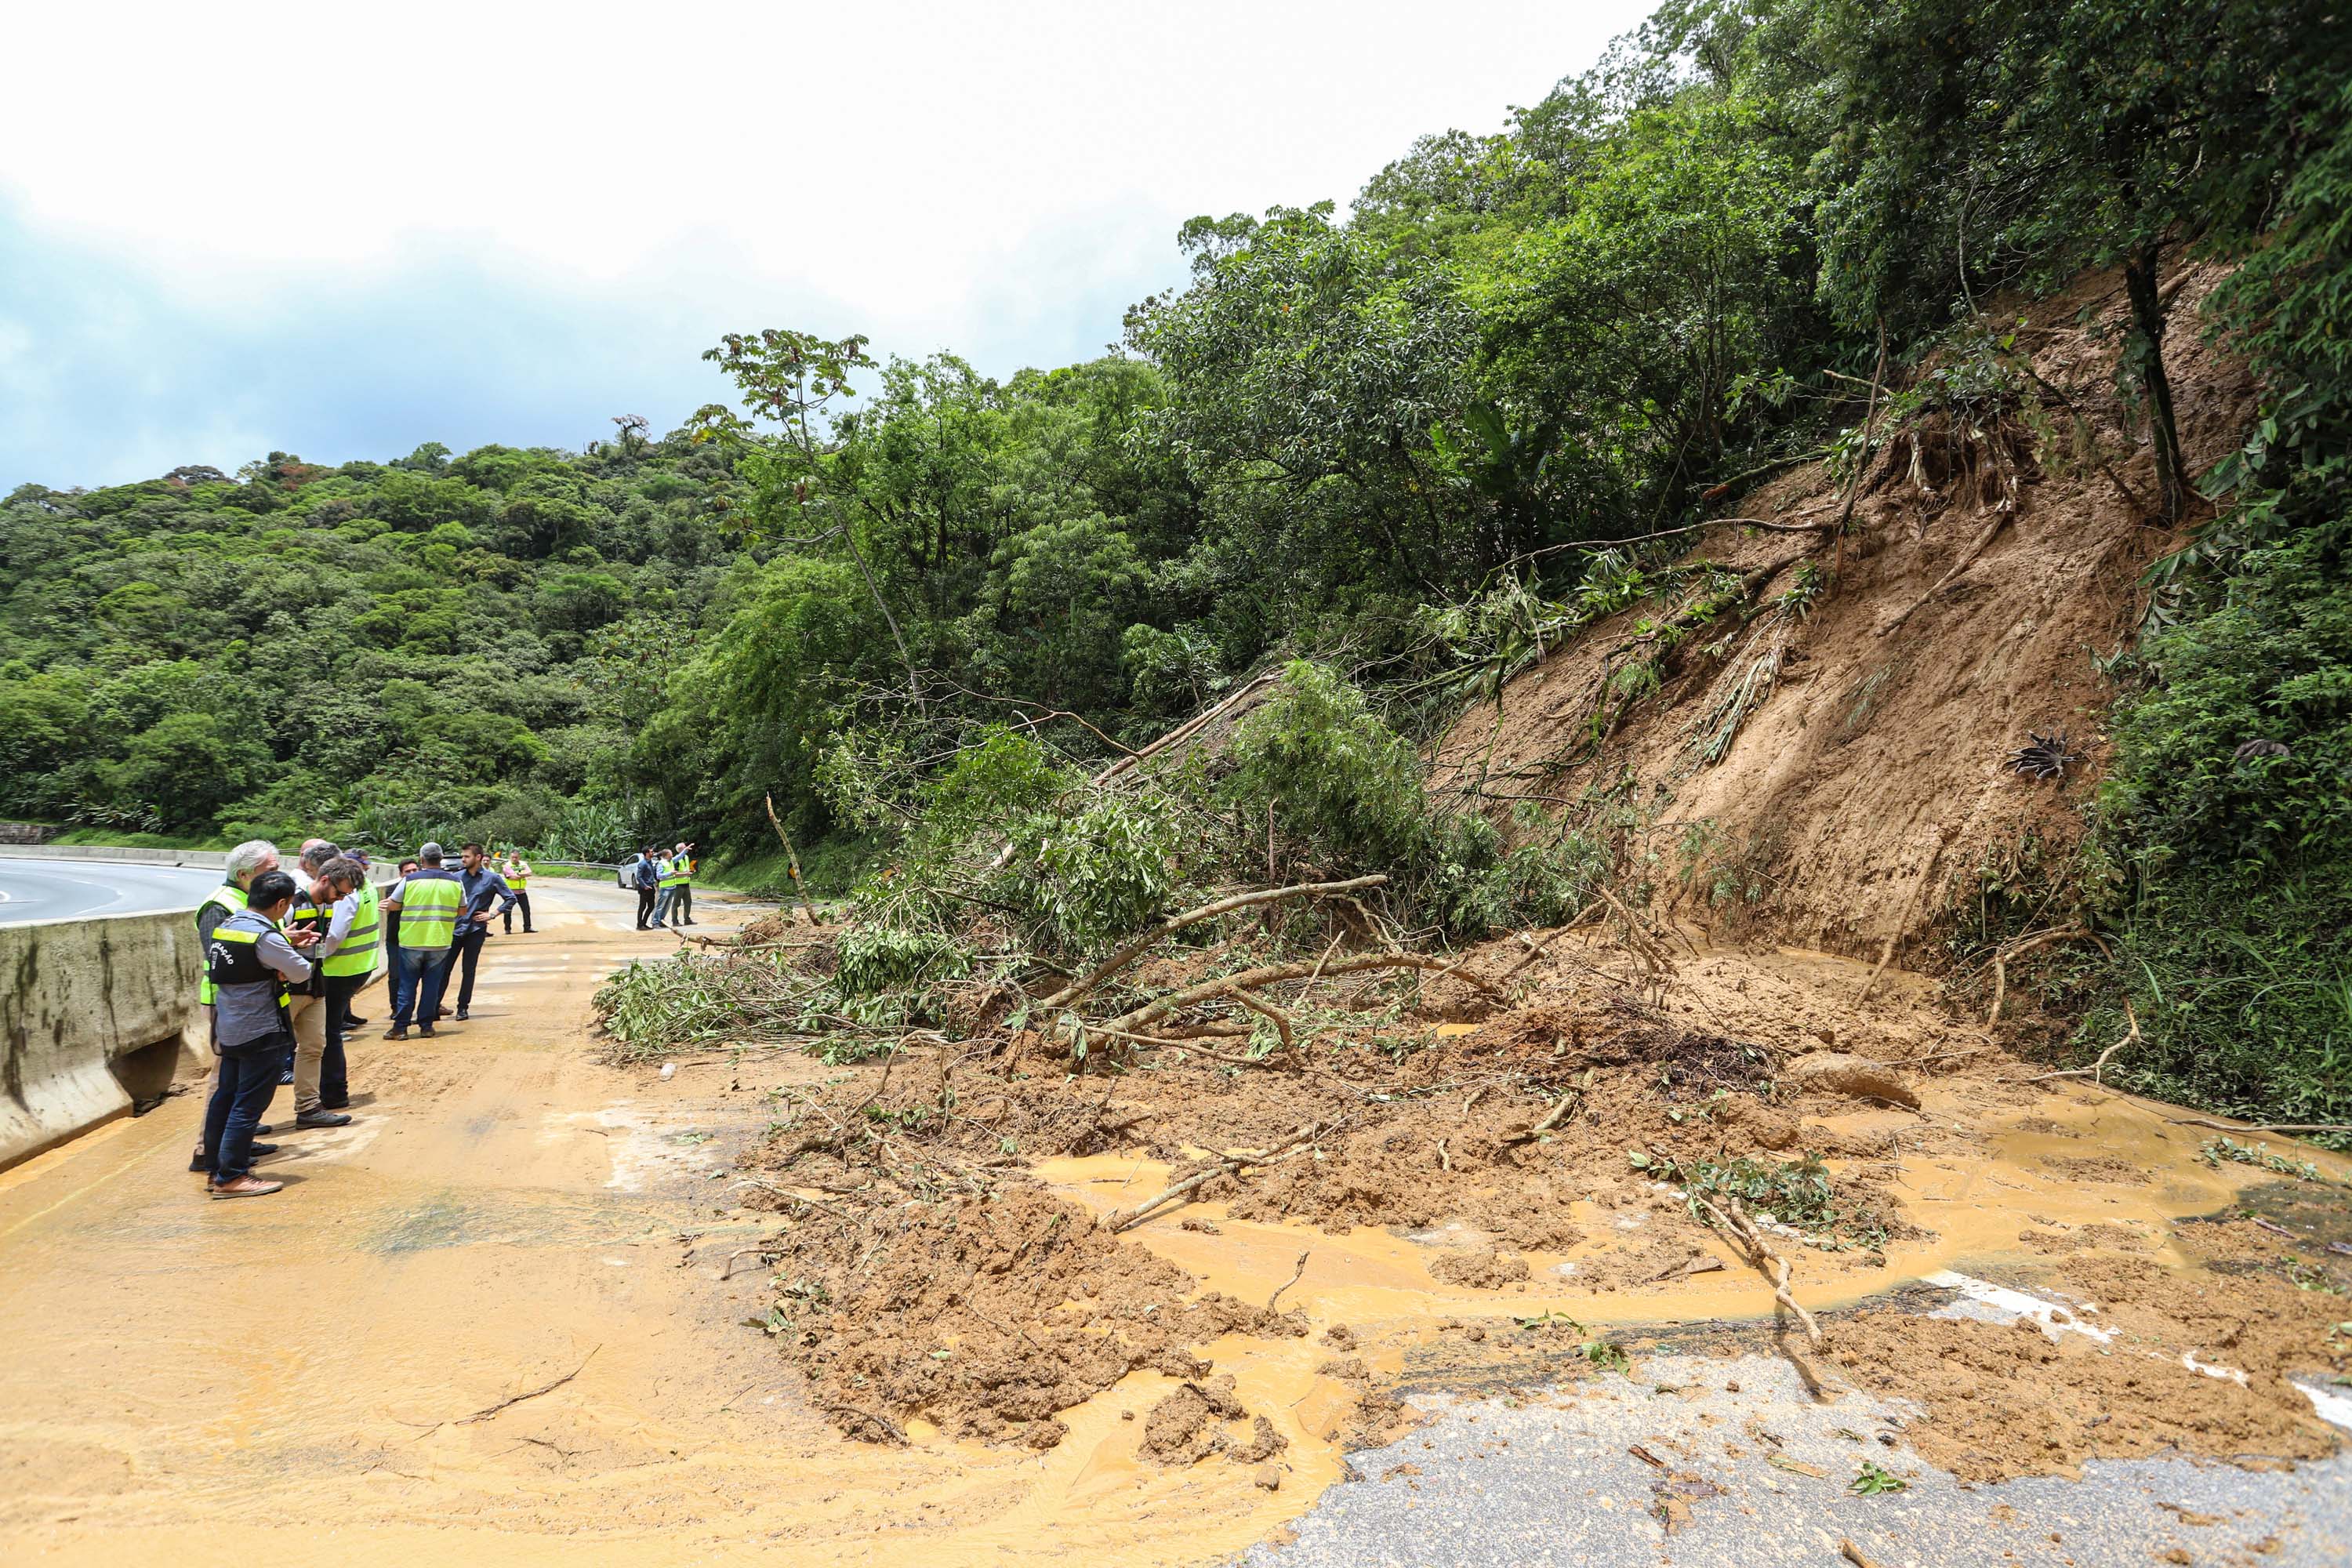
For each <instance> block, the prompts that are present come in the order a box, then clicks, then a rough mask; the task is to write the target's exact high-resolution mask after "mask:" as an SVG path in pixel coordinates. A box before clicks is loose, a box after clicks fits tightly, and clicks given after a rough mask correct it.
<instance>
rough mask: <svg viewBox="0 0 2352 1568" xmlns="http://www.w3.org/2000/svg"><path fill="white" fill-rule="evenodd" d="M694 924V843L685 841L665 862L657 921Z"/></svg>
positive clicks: (657, 923) (657, 922)
mask: <svg viewBox="0 0 2352 1568" xmlns="http://www.w3.org/2000/svg"><path fill="white" fill-rule="evenodd" d="M663 921H668V922H669V923H670V924H671V925H672V926H690V925H692V924H694V923H695V921H694V846H693V845H691V844H681V845H679V846H678V847H677V849H676V850H675V851H674V852H673V853H672V854H671V856H670V858H668V859H667V860H665V861H663V862H662V865H661V902H660V904H659V906H658V907H657V908H656V910H655V911H654V923H655V924H656V925H659V924H661V923H662V922H663Z"/></svg>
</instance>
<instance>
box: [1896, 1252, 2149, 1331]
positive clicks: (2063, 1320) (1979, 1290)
mask: <svg viewBox="0 0 2352 1568" xmlns="http://www.w3.org/2000/svg"><path fill="white" fill-rule="evenodd" d="M1920 1282H1921V1283H1922V1284H1926V1285H1938V1286H1941V1287H1942V1288H1943V1289H1947V1290H1958V1292H1959V1293H1960V1300H1957V1301H1955V1302H1953V1303H1952V1304H1951V1305H1950V1306H1948V1307H1939V1308H1937V1310H1935V1311H1933V1312H1930V1313H1928V1314H1927V1315H1928V1316H1929V1317H1931V1318H1975V1319H1977V1320H1979V1321H1983V1322H1992V1323H2013V1322H2015V1321H2017V1320H2018V1319H2020V1318H2031V1319H2032V1320H2033V1321H2034V1322H2035V1323H2036V1324H2037V1325H2039V1326H2040V1328H2041V1330H2042V1332H2043V1333H2045V1334H2048V1335H2049V1336H2050V1337H2051V1338H2052V1339H2053V1340H2054V1339H2056V1338H2057V1337H2058V1335H2059V1333H2060V1332H2061V1331H2068V1332H2072V1333H2077V1334H2086V1335H2088V1336H2089V1337H2090V1338H2092V1339H2095V1340H2096V1341H2098V1342H2100V1343H2101V1344H2105V1343H2106V1342H2108V1341H2109V1340H2111V1339H2114V1338H2115V1337H2116V1331H2114V1330H2113V1329H2102V1328H2096V1327H2094V1326H2093V1325H2091V1324H2089V1323H2086V1322H2084V1321H2083V1319H2082V1314H2083V1313H2084V1312H2086V1311H2090V1310H2094V1309H2092V1308H2090V1307H2087V1306H2085V1307H2083V1308H2081V1309H2075V1308H2072V1307H2062V1306H2060V1305H2059V1304H2058V1303H2056V1302H2055V1301H2045V1300H2042V1298H2041V1297H2039V1296H2029V1295H2027V1294H2026V1293H2025V1292H2024V1291H2022V1290H2011V1289H2009V1288H2008V1287H2006V1286H2003V1285H1995V1284H1993V1283H1992V1282H1991V1281H1990V1280H1986V1279H1976V1278H1975V1277H1973V1276H1971V1275H1967V1274H1960V1273H1956V1272H1954V1271H1953V1270H1951V1269H1948V1268H1946V1269H1940V1270H1938V1271H1937V1272H1936V1273H1934V1274H1926V1275H1922V1276H1920Z"/></svg>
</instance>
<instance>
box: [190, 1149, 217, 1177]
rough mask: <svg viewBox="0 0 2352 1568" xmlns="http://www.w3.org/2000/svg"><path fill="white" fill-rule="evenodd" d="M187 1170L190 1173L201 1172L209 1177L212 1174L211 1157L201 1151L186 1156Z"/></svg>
mask: <svg viewBox="0 0 2352 1568" xmlns="http://www.w3.org/2000/svg"><path fill="white" fill-rule="evenodd" d="M188 1169H189V1170H191V1171H202V1172H203V1173H205V1175H207V1176H209V1175H211V1174H212V1173H213V1162H212V1156H211V1155H209V1154H207V1153H205V1152H204V1151H203V1150H202V1149H199V1150H197V1151H196V1152H194V1153H193V1154H191V1155H189V1156H188Z"/></svg>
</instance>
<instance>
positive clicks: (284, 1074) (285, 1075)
mask: <svg viewBox="0 0 2352 1568" xmlns="http://www.w3.org/2000/svg"><path fill="white" fill-rule="evenodd" d="M293 1081H294V1069H293V1068H278V1088H280V1089H284V1088H285V1087H286V1086H287V1085H288V1084H289V1083H292V1082H293Z"/></svg>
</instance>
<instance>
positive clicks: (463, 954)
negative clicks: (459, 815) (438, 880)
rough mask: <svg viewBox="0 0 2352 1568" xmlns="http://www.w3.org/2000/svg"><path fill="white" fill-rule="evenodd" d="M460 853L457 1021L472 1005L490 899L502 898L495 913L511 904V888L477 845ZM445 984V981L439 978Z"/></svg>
mask: <svg viewBox="0 0 2352 1568" xmlns="http://www.w3.org/2000/svg"><path fill="white" fill-rule="evenodd" d="M462 853H463V861H462V864H463V865H464V867H465V870H464V871H463V873H462V874H460V876H459V877H458V882H459V884H460V885H461V886H462V887H463V888H464V889H465V892H466V907H465V910H464V911H463V912H462V913H460V914H459V915H458V916H457V959H458V966H459V968H460V969H461V970H462V971H463V973H462V975H461V977H460V978H459V980H458V982H457V1021H458V1022H459V1023H461V1024H462V1023H464V1022H465V1021H466V1019H467V1016H468V1015H469V1014H470V1013H471V1011H472V1009H473V1005H474V966H475V965H477V964H478V963H481V962H482V943H484V942H488V941H489V940H490V900H493V899H498V898H504V899H505V900H506V902H504V903H503V904H500V905H499V911H498V912H499V913H500V914H507V913H509V912H511V911H512V910H513V909H514V906H515V896H514V889H512V888H509V887H508V886H507V881H506V879H505V878H504V877H501V876H499V874H498V872H496V871H495V870H493V869H491V868H490V861H489V857H488V856H487V855H485V854H484V853H483V852H482V847H481V846H480V845H478V844H468V845H467V846H466V847H465V849H464V851H463V852H462ZM442 984H445V985H446V984H448V982H447V981H446V980H445V981H443V982H442Z"/></svg>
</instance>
